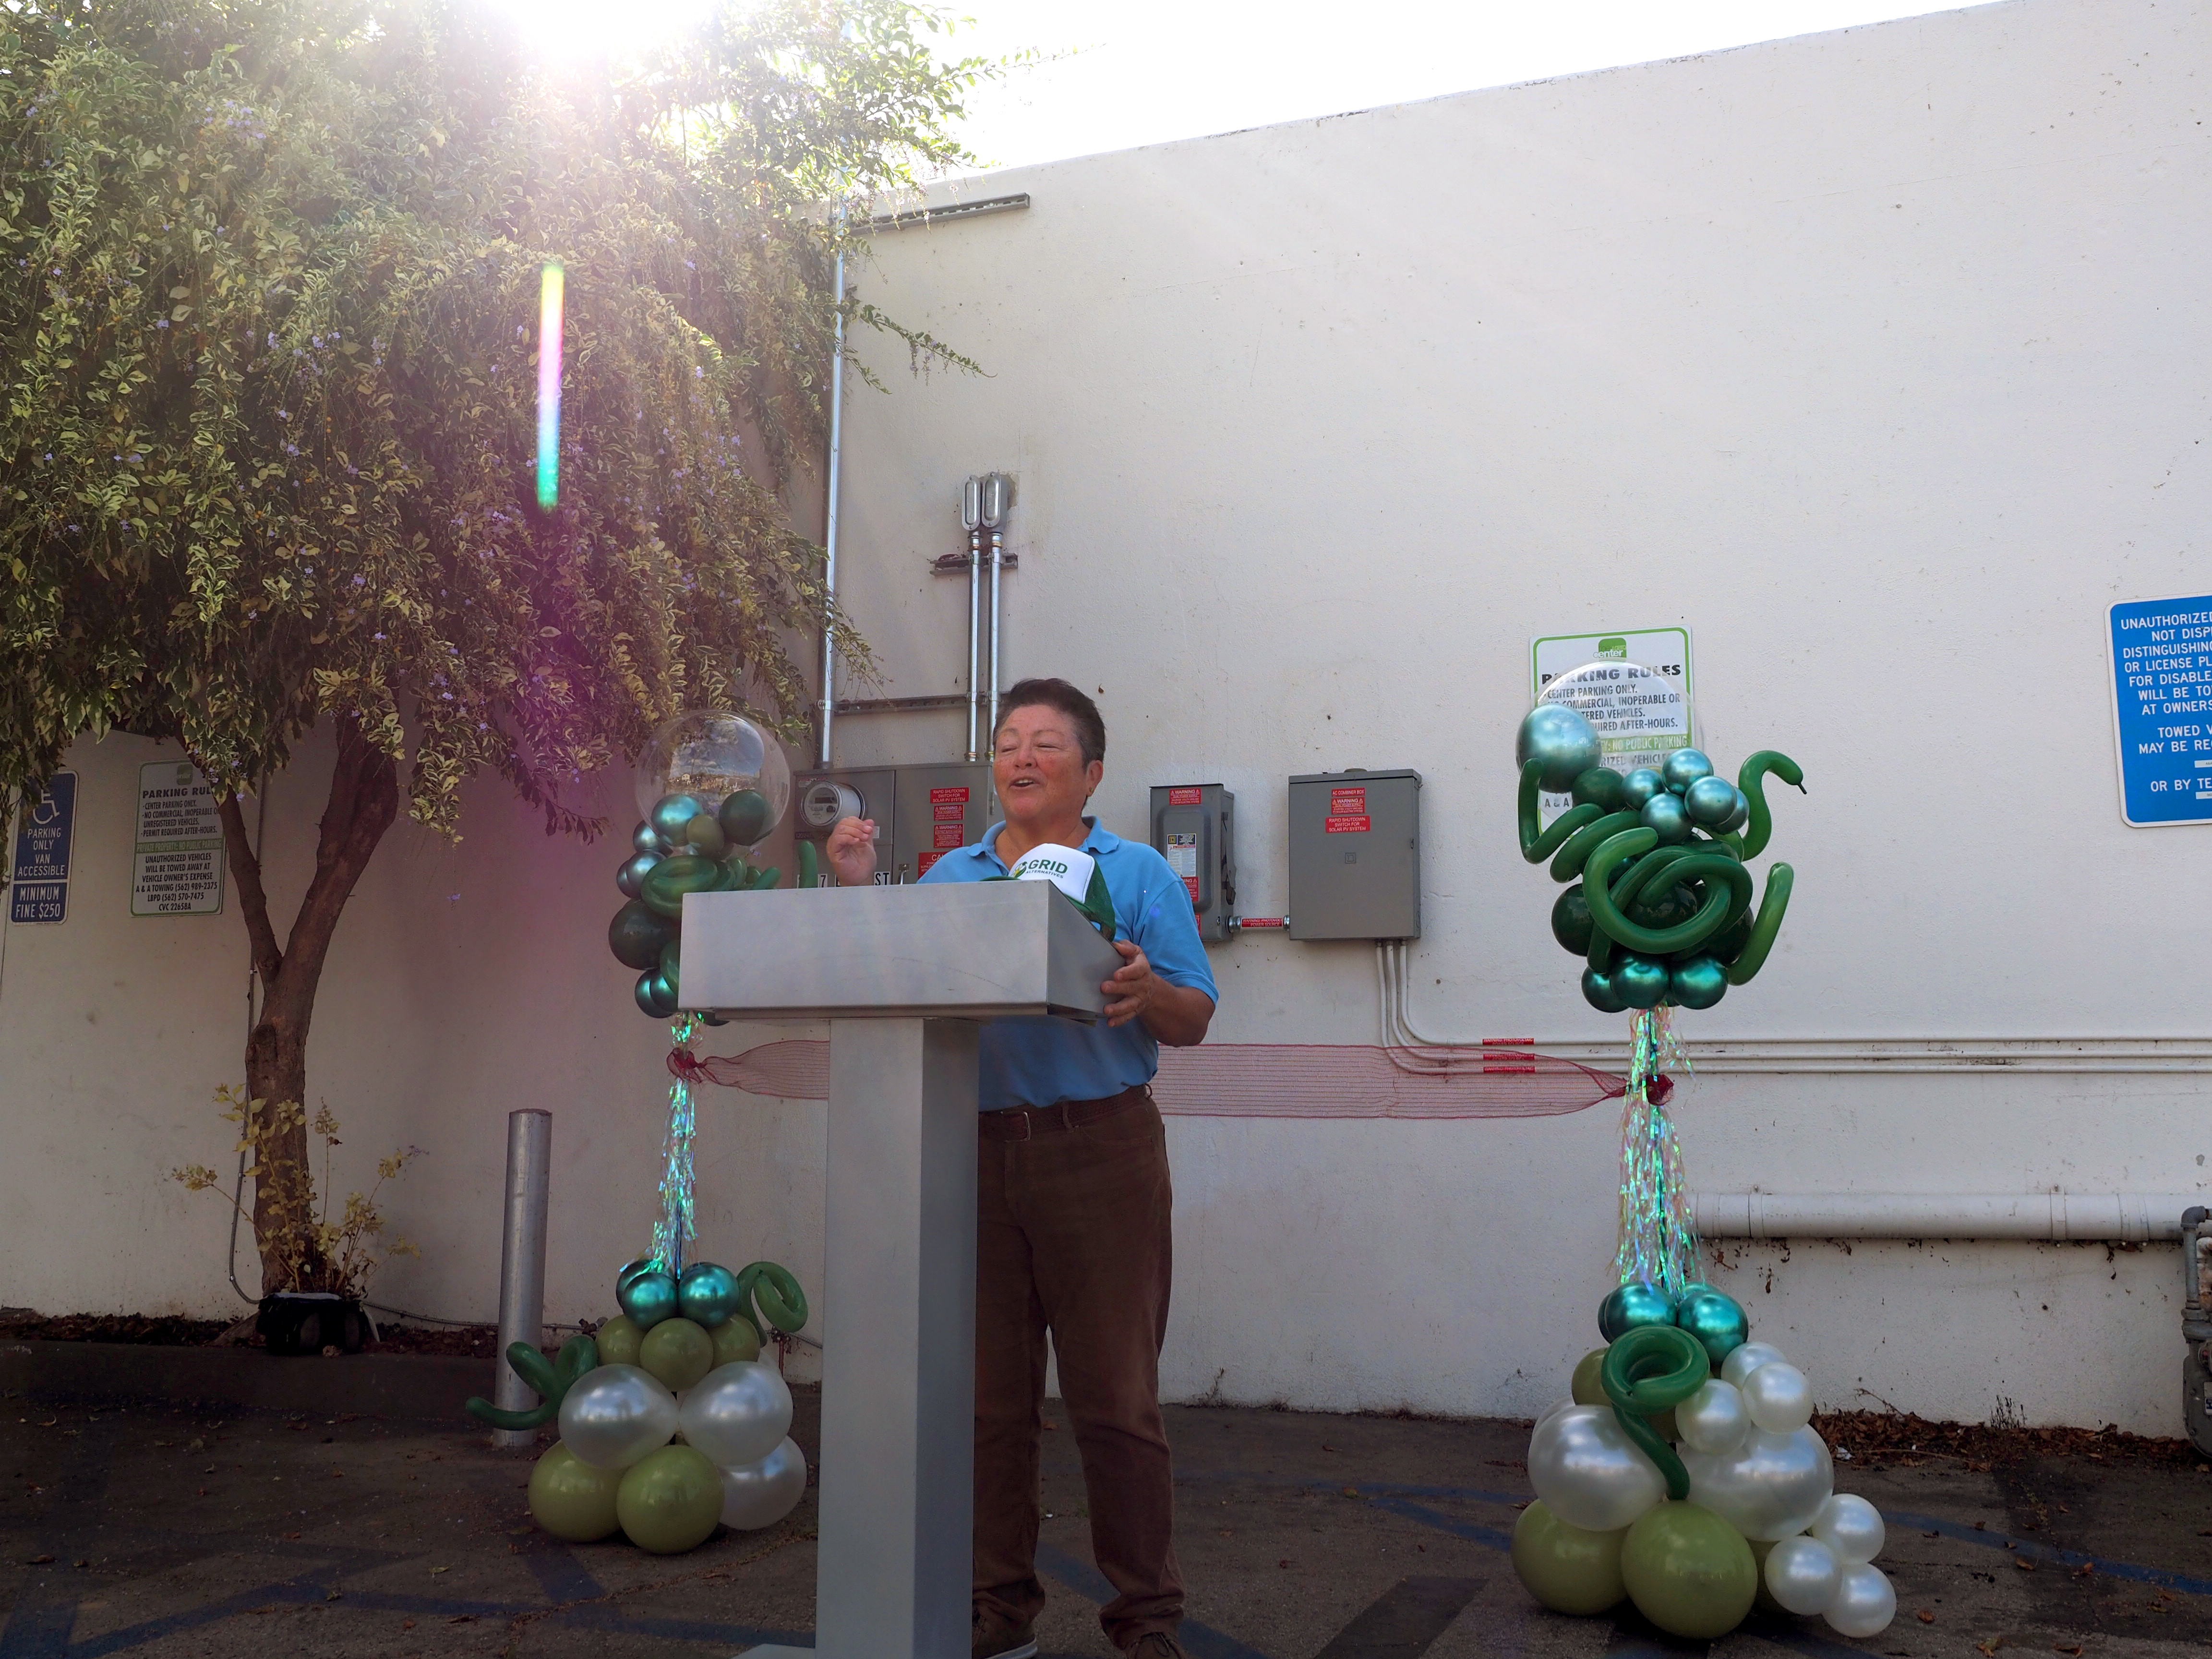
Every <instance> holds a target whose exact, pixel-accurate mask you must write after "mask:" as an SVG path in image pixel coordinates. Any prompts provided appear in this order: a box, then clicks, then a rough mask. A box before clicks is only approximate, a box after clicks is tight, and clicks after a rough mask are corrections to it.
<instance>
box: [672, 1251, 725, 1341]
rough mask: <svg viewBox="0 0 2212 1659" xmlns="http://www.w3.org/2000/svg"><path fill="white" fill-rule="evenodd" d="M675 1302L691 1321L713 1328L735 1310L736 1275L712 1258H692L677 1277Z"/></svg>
mask: <svg viewBox="0 0 2212 1659" xmlns="http://www.w3.org/2000/svg"><path fill="white" fill-rule="evenodd" d="M676 1306H677V1309H678V1311H679V1312H681V1313H682V1314H683V1316H684V1318H686V1319H688V1320H690V1322H692V1323H693V1324H695V1325H699V1326H703V1327H704V1328H706V1329H708V1330H710V1331H711V1330H713V1329H714V1327H715V1326H717V1325H720V1324H721V1323H722V1322H724V1321H725V1320H726V1319H728V1318H729V1316H731V1315H732V1314H733V1313H735V1312H737V1310H738V1276H737V1275H736V1274H735V1273H732V1272H731V1271H730V1270H729V1269H728V1268H727V1267H717V1266H716V1265H715V1264H714V1262H711V1261H695V1262H693V1263H692V1264H691V1265H690V1267H686V1268H685V1269H684V1277H683V1278H681V1279H678V1280H677V1281H676Z"/></svg>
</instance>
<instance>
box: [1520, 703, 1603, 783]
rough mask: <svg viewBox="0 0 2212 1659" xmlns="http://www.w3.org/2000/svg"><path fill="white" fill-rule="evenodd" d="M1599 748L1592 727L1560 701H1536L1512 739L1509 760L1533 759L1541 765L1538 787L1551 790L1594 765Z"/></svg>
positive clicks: (1599, 751)
mask: <svg viewBox="0 0 2212 1659" xmlns="http://www.w3.org/2000/svg"><path fill="white" fill-rule="evenodd" d="M1600 753H1601V748H1600V745H1599V743H1598V737H1597V732H1596V731H1595V729H1593V728H1592V726H1590V723H1589V721H1588V720H1584V719H1583V717H1582V716H1581V715H1580V714H1577V713H1576V712H1575V711H1574V710H1573V709H1572V708H1568V707H1566V706H1565V704H1563V703H1556V702H1540V703H1538V704H1537V705H1536V706H1535V707H1534V708H1532V709H1530V710H1529V711H1528V716H1527V718H1525V719H1524V720H1522V722H1521V730H1520V731H1519V732H1517V733H1516V735H1515V737H1514V739H1513V764H1514V765H1515V766H1516V767H1522V766H1526V765H1527V764H1528V763H1529V762H1530V761H1532V760H1533V761H1535V762H1537V763H1539V764H1541V767H1542V768H1543V771H1542V773H1541V776H1540V777H1539V780H1538V781H1539V783H1540V785H1541V787H1543V788H1546V789H1549V790H1551V791H1553V793H1558V792H1559V791H1560V790H1563V789H1565V788H1568V787H1570V786H1571V785H1572V784H1573V782H1574V781H1575V780H1576V778H1577V777H1578V776H1580V775H1582V774H1583V773H1584V772H1587V771H1589V769H1590V768H1592V767H1593V766H1595V765H1596V764H1597V763H1598V757H1599V755H1600Z"/></svg>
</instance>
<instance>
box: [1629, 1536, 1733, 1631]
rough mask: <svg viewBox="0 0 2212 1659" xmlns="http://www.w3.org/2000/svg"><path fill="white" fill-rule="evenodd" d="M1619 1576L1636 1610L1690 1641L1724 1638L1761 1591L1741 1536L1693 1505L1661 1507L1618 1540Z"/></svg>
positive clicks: (1663, 1628) (1656, 1623)
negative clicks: (1624, 1583)
mask: <svg viewBox="0 0 2212 1659" xmlns="http://www.w3.org/2000/svg"><path fill="white" fill-rule="evenodd" d="M1620 1576H1621V1577H1622V1578H1623V1579H1624V1580H1625V1581H1626V1583H1627V1585H1628V1595H1629V1599H1630V1600H1631V1601H1634V1602H1635V1603H1636V1610H1637V1611H1638V1613H1642V1614H1643V1615H1644V1617H1645V1618H1646V1619H1649V1620H1650V1621H1651V1622H1652V1623H1653V1624H1655V1625H1656V1626H1659V1628H1660V1629H1661V1630H1663V1631H1665V1632H1667V1633H1668V1635H1669V1636H1680V1637H1686V1638H1688V1639H1689V1640H1691V1641H1693V1642H1710V1641H1712V1640H1713V1639H1714V1638H1717V1637H1722V1636H1725V1635H1727V1634H1728V1633H1729V1632H1730V1631H1732V1630H1734V1629H1735V1627H1736V1626H1738V1625H1740V1624H1741V1623H1742V1622H1743V1619H1744V1615H1745V1614H1746V1613H1749V1612H1750V1611H1751V1604H1752V1601H1753V1598H1754V1597H1755V1596H1756V1595H1758V1593H1759V1565H1758V1563H1757V1562H1755V1561H1753V1559H1752V1554H1751V1546H1750V1545H1748V1544H1747V1543H1745V1542H1744V1541H1743V1534H1741V1533H1740V1532H1738V1531H1737V1530H1736V1529H1735V1528H1734V1527H1731V1526H1730V1525H1729V1523H1728V1522H1725V1521H1723V1520H1722V1519H1721V1518H1720V1516H1717V1515H1715V1514H1714V1513H1713V1512H1712V1511H1711V1510H1708V1509H1702V1508H1700V1507H1699V1505H1697V1504H1671V1503H1662V1504H1658V1505H1657V1506H1656V1508H1653V1509H1649V1510H1645V1511H1644V1513H1643V1515H1642V1516H1638V1519H1637V1522H1636V1524H1635V1525H1634V1526H1632V1527H1631V1528H1629V1529H1628V1535H1627V1536H1626V1538H1624V1539H1623V1540H1622V1541H1621V1546H1620Z"/></svg>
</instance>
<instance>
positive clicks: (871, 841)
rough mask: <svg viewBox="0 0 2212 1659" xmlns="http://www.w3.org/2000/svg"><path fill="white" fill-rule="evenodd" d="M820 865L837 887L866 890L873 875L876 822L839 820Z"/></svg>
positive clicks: (869, 820)
mask: <svg viewBox="0 0 2212 1659" xmlns="http://www.w3.org/2000/svg"><path fill="white" fill-rule="evenodd" d="M822 861H823V863H824V864H826V865H828V866H829V872H830V873H831V874H832V875H834V876H836V878H837V884H838V885H839V886H840V887H866V885H867V884H869V883H870V882H871V881H872V880H874V879H875V875H876V821H875V820H874V819H873V818H840V819H838V820H837V825H836V828H835V829H832V830H830V832H829V844H828V845H827V846H825V847H824V848H823V849H822Z"/></svg>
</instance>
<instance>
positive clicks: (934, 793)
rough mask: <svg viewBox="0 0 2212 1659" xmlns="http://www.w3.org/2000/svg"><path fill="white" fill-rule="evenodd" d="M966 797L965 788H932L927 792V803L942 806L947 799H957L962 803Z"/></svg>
mask: <svg viewBox="0 0 2212 1659" xmlns="http://www.w3.org/2000/svg"><path fill="white" fill-rule="evenodd" d="M967 799H968V792H967V790H965V789H933V790H931V791H930V792H929V804H930V805H932V806H942V805H945V803H946V802H948V801H959V802H961V803H963V805H964V804H965V803H966V801H967Z"/></svg>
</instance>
